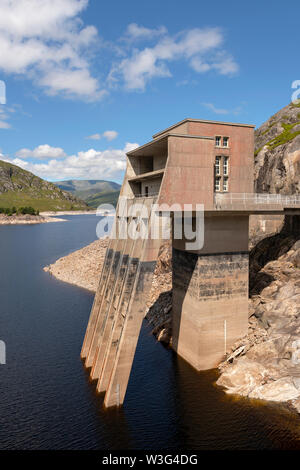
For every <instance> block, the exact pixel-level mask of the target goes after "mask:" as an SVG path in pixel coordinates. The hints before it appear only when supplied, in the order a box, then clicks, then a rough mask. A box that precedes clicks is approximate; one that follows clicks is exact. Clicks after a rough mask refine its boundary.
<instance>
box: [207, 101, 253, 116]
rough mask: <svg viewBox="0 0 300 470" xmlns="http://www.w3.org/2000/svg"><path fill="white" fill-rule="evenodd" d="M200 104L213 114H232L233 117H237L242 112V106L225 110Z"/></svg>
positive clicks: (211, 105)
mask: <svg viewBox="0 0 300 470" xmlns="http://www.w3.org/2000/svg"><path fill="white" fill-rule="evenodd" d="M202 104H203V106H205V107H206V108H207V109H209V110H210V111H212V112H213V113H215V114H234V115H236V116H237V115H238V114H240V113H241V112H242V110H243V107H242V106H237V107H236V108H234V109H225V108H218V107H217V106H215V105H214V104H213V103H202ZM243 104H245V103H243Z"/></svg>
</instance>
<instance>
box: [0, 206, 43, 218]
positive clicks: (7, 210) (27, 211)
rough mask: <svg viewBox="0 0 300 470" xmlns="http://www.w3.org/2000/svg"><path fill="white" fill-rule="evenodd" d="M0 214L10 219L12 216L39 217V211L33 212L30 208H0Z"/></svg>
mask: <svg viewBox="0 0 300 470" xmlns="http://www.w3.org/2000/svg"><path fill="white" fill-rule="evenodd" d="M0 214H5V215H8V216H9V217H11V216H12V215H14V214H16V215H20V214H22V215H25V214H29V215H39V214H40V211H39V210H35V209H34V208H33V207H31V206H27V207H20V208H19V209H17V208H16V207H0Z"/></svg>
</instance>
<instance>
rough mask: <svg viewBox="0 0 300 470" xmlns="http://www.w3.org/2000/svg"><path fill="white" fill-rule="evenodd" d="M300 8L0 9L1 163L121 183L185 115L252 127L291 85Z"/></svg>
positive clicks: (20, 3) (84, 2)
mask: <svg viewBox="0 0 300 470" xmlns="http://www.w3.org/2000/svg"><path fill="white" fill-rule="evenodd" d="M299 13H300V6H299V2H296V1H291V2H288V3H284V2H282V1H276V0H275V1H274V0H273V1H264V2H262V1H257V0H254V1H252V2H249V3H248V4H246V3H245V2H240V1H226V2H224V1H214V2H207V1H202V0H186V1H185V2H179V1H178V2H176V1H174V0H173V1H169V0H164V1H163V2H162V1H157V0H152V1H151V2H150V3H149V2H141V1H136V0H128V1H127V2H124V1H121V0H119V1H116V0H110V1H109V2H103V1H100V0H89V1H88V0H1V2H0V80H3V81H5V84H6V104H3V105H0V149H1V153H0V158H2V159H5V160H8V161H11V162H14V163H16V164H18V165H20V166H22V167H23V168H26V169H28V170H30V171H32V172H34V173H35V174H37V175H39V176H41V177H43V178H45V179H48V180H51V181H55V180H58V179H69V178H73V179H74V178H81V179H84V178H90V179H91V178H93V179H112V180H115V181H119V182H121V181H122V177H123V172H124V168H125V152H126V151H127V150H130V149H132V148H133V147H134V146H136V145H137V144H140V145H141V144H143V143H144V142H146V141H148V140H150V139H151V136H152V134H154V133H155V132H157V131H158V130H160V129H163V128H165V127H168V126H169V125H171V124H173V123H175V122H177V121H179V120H182V119H184V118H185V117H194V118H203V119H213V120H224V121H236V122H247V123H253V124H255V125H258V126H259V125H260V124H261V123H262V122H264V121H265V120H266V119H268V118H269V117H270V116H271V115H272V114H273V113H275V112H276V111H278V110H279V109H280V108H282V107H283V106H285V105H286V104H288V103H289V102H290V101H291V94H292V89H291V84H292V82H293V81H295V80H297V79H300V68H299V52H298V48H299V44H300V38H299V36H300V28H299V17H300V15H299Z"/></svg>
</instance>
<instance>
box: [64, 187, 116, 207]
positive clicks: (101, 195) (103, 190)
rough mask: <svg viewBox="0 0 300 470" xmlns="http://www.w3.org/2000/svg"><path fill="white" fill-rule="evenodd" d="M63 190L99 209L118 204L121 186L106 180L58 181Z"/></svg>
mask: <svg viewBox="0 0 300 470" xmlns="http://www.w3.org/2000/svg"><path fill="white" fill-rule="evenodd" d="M55 184H56V185H57V186H58V187H59V188H60V189H62V190H64V191H68V192H70V193H71V194H73V195H74V196H76V197H79V198H80V199H82V200H84V201H85V202H86V203H87V204H88V205H89V206H90V207H93V208H97V207H98V206H99V205H100V204H113V205H114V206H115V205H116V204H117V201H118V197H119V194H120V189H121V185H120V184H118V183H115V182H114V181H106V180H67V181H56V182H55Z"/></svg>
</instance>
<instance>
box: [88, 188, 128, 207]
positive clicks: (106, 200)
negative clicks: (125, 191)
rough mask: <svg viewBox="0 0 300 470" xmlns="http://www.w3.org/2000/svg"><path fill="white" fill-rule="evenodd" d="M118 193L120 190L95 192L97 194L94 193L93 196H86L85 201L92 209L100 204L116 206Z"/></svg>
mask: <svg viewBox="0 0 300 470" xmlns="http://www.w3.org/2000/svg"><path fill="white" fill-rule="evenodd" d="M119 195H120V191H111V192H107V193H97V194H94V195H93V196H90V197H88V198H87V199H86V201H85V202H86V203H87V204H88V205H89V206H90V207H93V208H94V209H97V207H99V206H100V204H112V205H113V206H115V207H116V206H117V202H118V199H119Z"/></svg>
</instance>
